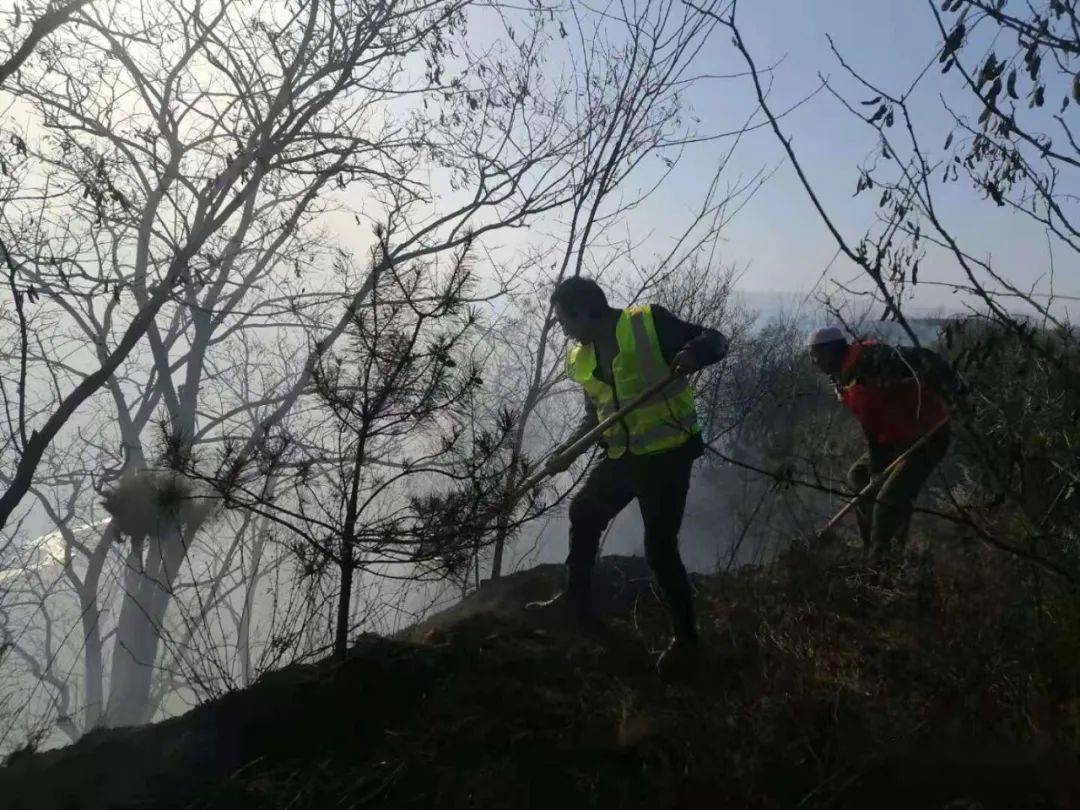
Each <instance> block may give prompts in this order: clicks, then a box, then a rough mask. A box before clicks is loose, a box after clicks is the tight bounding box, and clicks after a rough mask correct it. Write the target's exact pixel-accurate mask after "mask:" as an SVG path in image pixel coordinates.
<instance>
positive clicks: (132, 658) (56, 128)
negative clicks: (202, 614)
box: [0, 0, 585, 724]
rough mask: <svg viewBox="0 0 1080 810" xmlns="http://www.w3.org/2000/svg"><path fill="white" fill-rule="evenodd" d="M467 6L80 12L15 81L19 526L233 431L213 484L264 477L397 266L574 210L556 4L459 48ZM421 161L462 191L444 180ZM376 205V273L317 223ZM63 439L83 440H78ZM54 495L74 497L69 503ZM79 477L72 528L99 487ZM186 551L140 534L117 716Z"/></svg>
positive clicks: (11, 418) (11, 338)
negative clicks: (34, 489) (50, 505)
mask: <svg viewBox="0 0 1080 810" xmlns="http://www.w3.org/2000/svg"><path fill="white" fill-rule="evenodd" d="M465 8H466V6H465V5H464V4H462V3H452V2H451V3H411V4H409V3H396V4H391V5H389V6H386V5H382V4H380V5H377V6H372V7H370V8H369V7H368V6H366V5H364V4H359V3H353V2H318V1H315V0H313V2H308V3H305V4H303V5H302V6H301V8H300V11H299V13H293V11H288V12H286V11H285V10H283V9H281V8H279V7H278V6H277V5H276V4H263V5H261V6H259V7H257V9H255V10H254V11H253V10H252V9H250V8H248V7H246V6H245V7H243V8H241V7H240V5H239V4H235V3H231V2H224V3H221V4H217V5H213V6H205V5H200V6H198V7H195V8H193V9H188V8H186V7H184V6H182V5H177V4H170V5H166V6H160V7H155V9H154V10H153V11H152V12H151V11H150V10H148V9H129V8H125V7H112V6H109V7H103V8H101V9H98V8H97V7H96V6H93V5H91V6H88V7H86V8H82V9H80V10H79V11H78V12H77V13H76V14H74V15H73V17H72V21H73V22H72V24H73V25H75V24H76V23H77V26H78V32H79V33H78V36H75V35H74V34H73V35H71V37H70V39H65V40H63V42H62V43H60V46H59V47H57V48H54V49H51V50H50V51H49V52H48V53H47V54H46V55H45V57H44V58H43V60H41V62H40V64H39V63H38V61H34V60H32V64H28V65H27V66H26V67H24V69H23V70H22V71H21V72H20V73H19V74H18V75H16V76H14V77H13V80H12V81H13V83H12V84H11V85H10V92H11V93H12V94H17V96H18V98H19V100H20V103H22V104H25V105H28V106H29V107H30V108H32V109H33V110H34V111H35V114H36V116H37V117H36V119H35V120H36V124H35V128H32V129H28V130H27V131H26V132H23V133H21V134H20V143H22V144H24V145H25V151H21V152H20V153H19V155H17V157H18V162H17V165H13V166H12V167H11V168H12V180H11V184H10V185H9V187H8V188H7V189H6V191H7V192H10V193H8V195H7V196H8V199H9V200H11V204H9V205H7V206H5V209H4V213H3V221H2V222H0V230H2V231H3V244H4V245H5V247H6V255H5V259H6V264H7V269H8V271H9V273H8V275H9V280H10V282H11V285H10V288H11V289H12V291H13V293H14V294H15V298H14V300H15V301H16V302H17V303H18V304H19V306H18V307H16V310H17V311H11V310H6V311H5V314H6V315H10V319H9V320H7V321H6V322H5V327H6V331H5V333H4V336H5V349H4V352H5V355H4V356H5V361H7V360H13V361H14V363H7V362H5V369H4V371H3V372H2V373H3V376H4V379H3V382H4V385H3V391H2V393H3V398H4V401H5V405H6V410H5V413H6V419H5V425H6V428H7V430H6V431H5V437H4V439H5V442H6V444H5V448H6V449H5V452H4V461H5V464H7V465H10V466H8V467H7V469H5V470H4V471H3V472H2V473H0V475H2V476H3V480H4V485H5V493H4V496H3V498H4V500H3V504H4V506H3V509H4V511H3V512H2V514H3V515H5V516H7V515H10V514H11V510H12V509H13V508H14V506H15V505H16V504H17V503H18V502H19V500H20V499H21V497H22V495H23V494H24V493H25V492H26V491H28V487H29V486H31V485H32V484H33V481H34V476H35V471H36V470H37V469H38V466H39V463H40V462H41V460H42V459H43V458H47V459H48V463H49V465H50V466H52V465H53V463H54V462H57V463H59V461H60V459H61V458H66V462H65V466H66V467H68V469H70V470H72V471H73V474H81V476H82V477H83V479H84V481H85V480H91V481H95V482H96V487H97V489H100V488H101V486H102V483H103V482H104V481H108V480H109V479H111V478H115V477H116V476H117V475H119V473H120V471H121V470H125V469H128V468H131V469H139V468H142V467H144V466H146V465H147V464H149V463H152V464H155V465H158V466H159V467H162V468H164V469H186V470H189V472H191V471H198V470H201V474H203V476H204V477H205V473H206V468H205V465H204V466H203V467H199V460H200V458H201V455H200V453H201V451H200V448H203V447H214V446H221V442H222V441H223V438H224V437H226V436H229V437H237V436H239V442H238V444H236V445H235V446H234V449H235V450H236V452H235V453H233V455H231V456H230V458H229V462H230V463H229V465H228V466H227V468H226V472H225V474H224V476H223V477H222V479H221V480H220V482H219V483H220V484H221V486H222V487H223V488H225V489H228V488H229V487H232V486H235V485H237V484H238V483H245V484H249V483H252V481H254V480H255V479H257V478H258V477H259V476H260V475H261V473H260V471H259V469H258V461H259V458H260V457H262V456H265V454H266V449H267V447H268V446H269V444H270V442H272V437H273V433H274V431H275V430H276V429H284V428H285V427H286V426H287V422H288V419H289V415H290V413H291V412H292V411H293V409H294V407H295V406H296V405H297V403H298V402H300V401H301V399H302V397H303V394H304V392H305V391H307V390H309V389H310V387H311V385H312V384H313V381H314V372H315V369H317V368H318V367H319V365H320V363H321V358H322V357H323V356H324V355H325V354H326V352H327V351H329V350H330V348H331V347H332V346H333V344H334V342H335V341H336V340H337V339H338V338H339V337H340V336H341V335H342V334H344V333H345V332H346V330H347V328H348V326H349V324H351V323H352V322H353V321H354V319H355V317H356V313H357V312H358V311H360V310H361V309H362V308H363V306H364V305H365V301H366V300H367V298H368V296H369V295H370V294H371V292H372V291H373V290H374V289H375V288H376V286H377V284H378V282H379V280H380V279H381V278H382V277H383V275H384V274H386V273H388V272H392V271H393V268H395V267H399V266H403V265H406V264H408V263H409V262H410V261H412V260H415V259H420V258H424V257H429V258H431V257H435V256H437V255H438V254H439V253H441V252H443V251H447V250H452V249H455V248H460V247H461V246H463V245H464V244H466V243H468V242H470V241H476V242H479V241H480V240H482V239H483V238H485V237H486V236H487V235H488V234H493V233H495V232H496V231H497V230H499V229H501V228H505V227H511V226H520V225H521V224H523V223H524V222H526V221H528V219H529V218H530V217H531V216H534V215H536V214H538V213H543V212H545V211H549V210H553V209H555V208H557V207H558V206H560V205H561V204H562V203H564V202H565V201H566V200H568V199H570V194H571V190H572V188H573V177H572V173H571V170H570V168H569V164H568V158H569V157H572V156H573V155H574V154H576V151H575V146H574V145H575V144H576V143H577V142H578V140H580V138H581V135H582V133H583V132H584V131H585V122H583V121H581V120H580V119H575V118H574V117H573V116H571V115H568V114H567V113H566V110H565V109H564V108H563V106H562V105H563V104H564V94H563V93H562V88H560V87H548V86H547V85H544V84H543V83H542V82H541V79H540V75H539V73H538V69H537V54H538V52H539V51H540V49H542V47H543V45H544V43H545V42H547V41H548V39H549V38H550V37H549V35H548V34H546V33H545V32H544V29H543V28H542V27H540V26H539V25H533V27H532V29H531V32H530V28H529V26H530V25H531V24H534V23H536V21H537V19H539V18H540V16H541V15H539V14H526V15H524V16H523V21H524V23H525V26H524V30H526V32H527V35H526V36H521V35H519V36H518V37H517V38H516V39H515V40H513V41H512V43H508V44H504V45H503V46H502V49H501V50H495V51H493V52H492V53H491V54H486V55H480V56H475V55H472V54H468V55H467V56H465V57H461V56H455V55H454V54H455V53H461V52H462V50H464V46H463V44H462V41H461V40H462V32H463V30H464V29H463V25H464V22H465V19H464V14H465ZM73 30H74V29H73ZM518 30H519V31H521V30H522V29H521V28H519V29H518ZM55 36H57V37H63V36H64V31H60V32H57V34H55ZM454 42H456V43H457V44H456V45H454ZM452 48H456V49H457V50H456V51H452ZM414 56H416V57H421V56H426V58H427V59H428V62H429V64H428V71H427V72H426V73H425V74H424V75H423V76H422V77H418V76H415V75H414V74H412V73H410V72H408V71H406V70H405V67H404V66H405V65H406V63H407V62H408V60H410V59H411V58H412V57H414ZM474 57H475V58H474ZM31 68H33V69H32V70H31ZM481 75H483V80H482V81H481V80H480V79H479V77H480V76H481ZM530 88H531V89H530ZM526 90H529V92H525V91H526ZM549 91H550V92H549ZM429 172H435V173H439V174H441V175H442V176H443V177H444V178H445V179H446V182H447V183H448V184H449V185H450V187H451V189H452V190H453V193H451V194H444V195H438V194H437V193H436V192H435V191H433V190H432V187H431V186H430V185H429V183H428V182H427V180H428V178H429V177H430V174H429ZM16 189H17V190H18V193H17V194H16V193H15V190H16ZM357 198H360V199H362V200H363V205H362V207H363V212H364V215H365V216H366V217H368V218H369V220H371V221H373V222H374V223H375V228H374V231H375V234H376V236H375V239H374V246H373V249H372V250H371V252H370V254H369V255H370V259H369V260H368V261H366V262H363V263H360V262H357V261H356V260H354V259H353V258H352V256H351V255H350V254H349V253H347V252H345V251H343V250H341V249H340V248H338V247H335V246H334V245H333V244H332V243H327V242H323V241H320V238H319V236H320V234H319V228H320V223H321V222H323V221H325V219H326V217H329V216H330V215H331V214H333V213H334V211H335V210H342V209H345V210H347V208H348V207H351V205H353V204H354V203H355V201H356V200H357ZM350 201H352V202H350ZM335 279H344V280H345V284H344V285H343V287H342V288H335V286H334V280H335ZM334 310H336V312H335V311H334ZM327 324H329V327H327ZM269 330H274V331H273V332H272V333H271V332H270V331H269ZM267 334H272V336H271V337H269V338H268V339H267V338H265V337H260V336H264V335H267ZM309 336H313V337H311V338H309ZM12 368H13V369H15V371H14V373H13V376H10V377H9V376H8V375H9V369H12ZM9 383H10V385H9ZM99 389H101V395H100V396H95V392H96V391H98V390H99ZM88 402H89V403H92V404H93V407H94V409H95V410H94V411H91V412H84V413H82V414H81V415H79V416H78V417H77V418H75V419H72V418H71V417H72V415H73V414H75V413H76V409H77V408H78V407H79V406H80V405H81V404H83V403H88ZM109 410H111V411H112V412H113V416H112V417H111V418H107V419H104V420H101V419H99V418H98V415H99V414H101V413H105V412H108V411H109ZM159 424H160V425H161V426H163V435H164V436H165V438H166V441H164V442H163V443H162V444H161V448H160V452H158V453H157V455H156V457H154V454H153V453H152V452H151V451H150V450H149V449H147V447H146V446H145V445H146V442H147V440H148V438H149V437H150V436H151V435H156V433H157V425H159ZM243 430H246V431H247V434H246V436H244V435H240V434H241V431H243ZM59 436H71V437H73V441H72V443H70V444H67V445H65V446H64V447H63V448H62V451H60V450H57V449H56V448H55V446H54V445H53V440H54V439H56V438H57V437H59ZM76 436H77V437H78V439H77V440H75V439H74V437H76ZM75 470H78V471H79V472H78V473H75V472H74V471H75ZM196 477H197V476H196ZM63 478H64V477H63V476H56V475H52V474H49V475H47V476H39V481H41V483H43V484H44V483H47V482H48V481H57V482H62V480H63ZM45 489H46V488H41V489H40V491H41V492H42V493H43V495H44V497H45V498H46V499H52V500H53V501H54V503H60V502H62V501H63V500H64V499H65V498H66V497H67V496H68V495H69V494H70V492H67V491H63V492H61V491H57V492H56V493H52V492H45ZM62 489H63V485H62V486H61V490H62ZM79 493H80V498H82V501H81V506H80V508H79V509H78V510H76V513H75V514H74V515H72V516H71V517H70V520H71V521H78V520H79V517H80V516H81V515H85V514H87V512H88V511H90V510H89V508H88V507H89V502H90V501H91V500H92V499H93V498H94V497H95V495H94V488H88V487H85V486H83V487H81V488H80V490H79ZM57 499H59V500H57ZM57 514H61V511H57ZM212 530H213V529H212V528H211V529H208V530H205V531H212ZM81 543H82V541H80V544H75V543H72V544H71V547H72V558H73V560H74V562H73V566H74V569H73V570H76V571H77V572H78V573H77V577H78V579H79V580H80V582H81V583H83V584H82V585H80V586H78V587H79V588H80V589H83V591H85V593H83V596H81V597H80V598H85V599H86V600H87V601H86V606H87V608H88V610H87V612H86V613H85V615H86V616H88V617H90V619H88V621H89V627H86V628H84V630H85V634H84V636H83V637H84V638H86V639H87V643H88V644H89V645H91V646H92V647H93V648H94V649H95V650H100V646H99V644H98V641H99V640H100V641H101V642H102V643H105V640H104V639H103V638H102V636H101V635H96V634H95V633H94V632H92V631H91V628H93V627H96V624H95V622H94V620H93V616H94V611H100V603H97V604H96V605H95V603H94V602H93V601H92V599H90V596H91V594H92V590H93V589H92V585H93V584H94V583H95V582H98V581H99V580H98V577H97V576H96V575H95V573H94V572H95V571H97V570H98V568H97V564H98V561H99V560H100V558H101V557H102V555H104V556H106V557H107V556H108V552H107V549H110V548H117V547H116V546H113V545H112V544H111V542H110V541H109V540H108V539H107V537H106V536H105V535H101V534H99V535H98V536H97V537H96V538H95V539H94V540H93V541H92V542H91V543H89V544H86V545H81ZM189 548H190V546H189V545H187V544H186V541H184V542H180V541H179V539H178V538H177V536H176V535H175V532H172V533H168V532H165V533H160V532H159V533H150V534H149V535H147V536H146V537H145V538H134V539H131V540H130V541H129V545H128V547H127V552H126V555H125V560H124V563H123V565H124V572H125V573H124V578H125V579H126V580H128V581H127V582H126V583H125V587H124V588H122V589H121V590H123V592H124V594H125V595H124V597H123V601H122V605H121V609H120V615H119V625H118V626H119V628H121V630H120V633H119V635H118V637H116V639H115V641H113V642H112V644H113V656H112V659H113V660H112V669H111V671H110V673H109V674H108V680H109V683H110V684H111V686H110V692H111V694H110V696H109V698H108V700H107V701H106V703H107V704H108V711H107V713H106V714H107V722H110V723H114V724H122V723H129V722H138V721H140V720H142V719H144V717H145V716H146V712H147V710H148V706H149V702H148V701H149V698H148V695H150V693H151V691H152V690H151V686H150V684H151V681H152V677H153V673H154V667H155V665H156V660H157V654H158V647H159V645H158V643H157V641H156V640H157V639H159V638H160V635H161V632H162V628H161V627H160V626H156V623H157V621H158V620H159V619H160V618H161V617H163V616H164V615H165V611H166V610H167V608H168V606H169V604H170V603H171V601H172V599H173V597H174V596H175V594H174V593H173V591H174V587H173V586H175V584H176V583H177V582H179V581H181V580H178V579H177V577H178V574H179V571H180V570H181V569H182V567H183V566H185V565H186V564H188V553H189ZM155 572H157V573H155ZM158 574H160V576H158ZM98 598H99V599H105V598H106V597H105V595H104V594H101V593H99V594H98ZM137 640H138V641H137ZM144 641H145V643H143V642H144ZM95 655H97V653H96V652H95V653H93V654H92V655H91V656H90V658H88V659H87V660H88V661H91V660H92V659H93V656H95ZM95 670H96V667H95ZM95 674H96V675H101V674H102V673H100V672H95ZM93 680H94V681H96V682H98V683H100V682H101V678H100V677H98V678H94V679H93ZM90 681H91V679H88V680H87V683H89V682H90ZM94 701H95V702H97V701H96V698H94Z"/></svg>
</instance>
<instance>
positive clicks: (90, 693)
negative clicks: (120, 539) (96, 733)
mask: <svg viewBox="0 0 1080 810" xmlns="http://www.w3.org/2000/svg"><path fill="white" fill-rule="evenodd" d="M115 536H116V535H115V532H114V530H113V529H112V526H111V525H110V527H109V528H108V529H106V530H105V531H104V532H103V533H102V535H101V539H100V540H99V541H98V544H97V546H95V548H94V551H93V553H92V554H91V555H90V560H89V562H88V563H87V566H86V579H85V580H84V582H83V587H82V588H81V589H80V590H79V608H80V615H81V616H82V626H83V641H84V650H85V653H84V658H83V675H84V680H85V686H84V689H85V703H84V708H85V712H86V719H85V720H84V725H83V728H84V730H86V731H89V730H90V729H93V728H96V727H97V725H98V723H99V722H101V715H102V710H103V709H104V708H105V692H104V689H105V671H104V669H103V666H102V663H103V662H102V650H101V610H100V609H99V608H98V603H97V599H98V585H99V584H100V582H101V571H102V568H104V566H105V559H106V558H107V557H108V556H109V547H110V546H111V545H112V544H113V541H114V538H115Z"/></svg>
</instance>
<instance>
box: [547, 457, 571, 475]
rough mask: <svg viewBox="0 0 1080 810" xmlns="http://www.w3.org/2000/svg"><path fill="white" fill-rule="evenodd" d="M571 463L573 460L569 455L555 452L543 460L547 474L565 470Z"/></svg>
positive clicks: (556, 473)
mask: <svg viewBox="0 0 1080 810" xmlns="http://www.w3.org/2000/svg"><path fill="white" fill-rule="evenodd" d="M573 463H574V460H573V459H572V458H570V457H569V456H564V455H562V454H560V453H555V454H554V455H552V456H550V457H549V458H548V460H547V461H545V462H544V472H545V473H546V474H547V475H558V474H559V473H561V472H566V471H567V470H568V469H570V465H571V464H573Z"/></svg>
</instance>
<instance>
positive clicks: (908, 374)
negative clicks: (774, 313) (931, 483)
mask: <svg viewBox="0 0 1080 810" xmlns="http://www.w3.org/2000/svg"><path fill="white" fill-rule="evenodd" d="M807 342H808V344H809V345H808V348H809V350H810V357H811V359H812V360H813V363H814V365H815V366H817V368H819V369H820V370H821V371H823V372H824V373H826V374H828V375H829V377H830V378H832V381H833V384H834V385H835V387H836V395H837V397H838V398H839V399H840V402H841V403H843V405H844V407H846V408H847V409H848V410H849V411H851V413H852V415H853V416H854V417H855V418H856V419H857V420H858V422H859V424H860V425H861V426H862V429H863V433H864V434H865V436H866V443H867V452H866V453H865V454H864V455H863V456H862V457H861V458H860V459H859V460H858V461H856V462H855V464H854V465H853V466H852V467H851V470H850V471H849V473H848V480H849V481H850V483H851V487H852V488H853V489H854V490H855V491H856V492H860V491H862V489H863V487H865V486H866V485H867V484H869V483H870V481H871V479H872V478H873V477H874V476H877V475H879V474H880V473H881V472H882V471H884V470H885V469H886V468H887V467H888V466H889V464H890V463H892V462H893V461H894V460H895V459H897V458H898V457H899V456H900V455H902V454H903V453H904V452H905V451H906V450H907V449H908V448H910V447H911V446H912V445H913V444H915V442H917V441H918V440H919V439H921V438H922V437H923V436H924V435H926V434H927V433H930V432H931V431H933V435H932V436H931V437H930V438H929V439H927V441H926V442H924V443H923V444H922V445H921V446H920V447H918V448H916V449H915V450H914V451H913V452H912V453H911V454H910V455H909V456H908V457H907V458H905V459H904V460H903V461H902V462H901V463H900V464H898V465H897V466H895V467H894V468H893V469H892V470H891V471H890V472H889V475H888V476H886V478H885V479H884V480H883V481H880V482H879V483H878V486H877V487H875V488H874V489H872V490H871V491H870V492H868V493H866V494H865V495H864V497H863V498H861V499H860V500H859V502H858V503H857V504H856V507H855V514H856V517H857V519H858V522H859V532H860V534H861V535H862V540H863V544H864V545H865V547H866V549H867V551H869V552H871V553H873V554H883V553H886V552H888V551H889V549H890V545H891V543H892V541H893V539H894V538H899V543H900V544H901V545H902V544H903V542H904V541H905V540H906V535H907V527H908V523H909V522H910V520H911V513H912V510H913V508H914V504H915V499H916V498H917V497H918V494H919V491H920V490H921V489H922V487H923V485H924V484H925V483H926V480H927V479H928V478H929V477H930V473H931V472H932V471H933V470H934V468H935V467H936V466H937V464H938V463H939V462H940V461H941V460H942V458H944V456H945V452H946V451H947V450H948V447H949V427H948V424H947V420H948V418H949V416H950V412H949V408H948V406H947V404H946V402H951V401H953V400H954V399H955V398H956V397H957V396H958V394H959V392H960V390H961V386H960V381H959V379H958V378H957V376H956V374H955V373H954V372H953V370H952V368H951V367H950V366H949V364H948V362H947V361H946V360H945V359H944V358H943V357H941V355H939V354H937V353H936V352H932V351H930V350H928V349H922V348H915V347H910V346H887V345H885V344H882V343H877V342H876V341H857V342H855V343H849V342H848V341H847V339H846V338H845V337H844V334H843V332H841V331H840V330H839V329H837V328H835V327H826V328H824V329H818V330H816V331H815V332H813V333H811V335H810V337H809V340H808V341H807ZM943 422H944V423H946V424H944V426H940V425H942V423H943ZM939 426H940V427H939Z"/></svg>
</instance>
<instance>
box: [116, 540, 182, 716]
mask: <svg viewBox="0 0 1080 810" xmlns="http://www.w3.org/2000/svg"><path fill="white" fill-rule="evenodd" d="M141 546H142V544H141V543H132V550H131V552H130V553H129V555H128V569H127V571H126V572H125V575H124V599H123V604H122V605H121V608H120V619H119V622H118V624H117V628H116V644H115V646H114V647H113V657H112V678H111V682H110V684H109V704H108V709H107V711H106V716H105V722H104V725H106V726H109V727H111V728H116V727H118V726H133V725H140V724H142V723H146V722H147V721H148V720H149V719H150V718H149V717H148V716H147V715H148V714H149V707H150V687H151V684H152V682H153V675H154V664H155V663H156V661H157V653H158V645H159V643H160V641H161V635H162V632H163V622H164V619H165V612H166V611H167V610H168V607H169V602H170V601H171V600H172V586H173V583H174V582H175V579H176V574H177V572H178V571H179V569H180V564H181V562H183V559H184V556H185V554H186V553H187V548H186V544H185V543H184V541H183V538H182V536H181V533H180V531H179V528H178V527H175V526H174V527H167V528H164V529H163V530H162V531H161V532H160V533H159V534H158V535H157V536H155V537H152V538H151V540H150V544H149V546H148V549H147V553H146V559H145V560H143V559H142V549H141Z"/></svg>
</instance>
